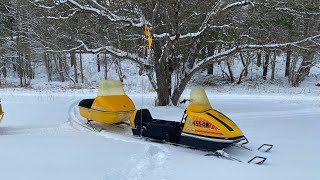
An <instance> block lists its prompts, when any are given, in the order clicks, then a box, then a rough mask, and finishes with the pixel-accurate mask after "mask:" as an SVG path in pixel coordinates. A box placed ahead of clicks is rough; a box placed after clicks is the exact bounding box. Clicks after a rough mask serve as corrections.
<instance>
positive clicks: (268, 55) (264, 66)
mask: <svg viewBox="0 0 320 180" xmlns="http://www.w3.org/2000/svg"><path fill="white" fill-rule="evenodd" d="M269 59H270V52H266V55H265V59H264V65H263V74H262V78H263V79H264V80H266V79H267V74H268V66H269Z"/></svg>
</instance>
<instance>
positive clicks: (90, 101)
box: [78, 99, 94, 108]
mask: <svg viewBox="0 0 320 180" xmlns="http://www.w3.org/2000/svg"><path fill="white" fill-rule="evenodd" d="M93 101H94V99H83V100H82V101H80V102H79V104H78V106H80V107H84V108H91V106H92V104H93Z"/></svg>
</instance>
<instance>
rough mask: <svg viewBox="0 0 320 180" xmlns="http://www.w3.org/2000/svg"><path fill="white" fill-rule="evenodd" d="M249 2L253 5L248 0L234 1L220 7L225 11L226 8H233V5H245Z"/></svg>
mask: <svg viewBox="0 0 320 180" xmlns="http://www.w3.org/2000/svg"><path fill="white" fill-rule="evenodd" d="M249 4H252V5H254V4H253V3H252V2H251V1H250V0H245V1H238V2H234V3H231V4H228V5H226V6H225V7H224V8H222V11H225V10H227V9H231V8H234V7H239V6H246V5H249Z"/></svg>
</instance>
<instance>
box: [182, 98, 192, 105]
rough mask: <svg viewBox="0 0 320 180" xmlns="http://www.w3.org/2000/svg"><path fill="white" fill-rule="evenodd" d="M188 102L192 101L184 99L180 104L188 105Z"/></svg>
mask: <svg viewBox="0 0 320 180" xmlns="http://www.w3.org/2000/svg"><path fill="white" fill-rule="evenodd" d="M187 101H190V99H183V100H182V101H180V104H184V103H186V102H187Z"/></svg>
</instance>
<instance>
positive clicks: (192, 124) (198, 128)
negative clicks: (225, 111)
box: [182, 109, 243, 139]
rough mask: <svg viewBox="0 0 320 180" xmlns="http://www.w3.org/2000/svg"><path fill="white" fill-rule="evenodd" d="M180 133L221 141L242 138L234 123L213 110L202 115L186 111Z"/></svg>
mask: <svg viewBox="0 0 320 180" xmlns="http://www.w3.org/2000/svg"><path fill="white" fill-rule="evenodd" d="M207 113H209V114H211V115H213V116H214V117H212V116H210V115H208V114H207ZM221 122H223V123H221ZM182 131H183V132H186V133H190V134H195V135H202V136H209V137H215V138H223V139H232V138H236V137H240V136H243V133H242V131H241V130H240V129H239V128H238V126H237V125H236V124H235V123H233V122H232V121H231V120H230V119H229V118H227V117H226V116H224V115H222V114H220V113H219V112H218V111H216V110H214V109H211V110H208V111H205V112H202V113H194V112H191V111H187V118H186V122H185V125H184V127H183V130H182Z"/></svg>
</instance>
